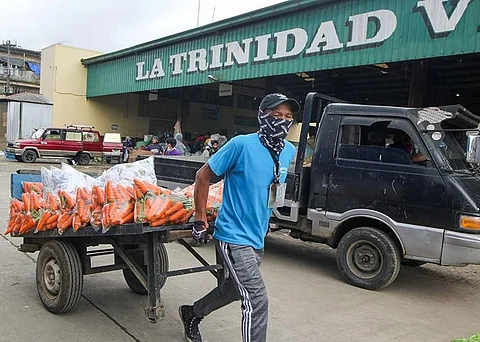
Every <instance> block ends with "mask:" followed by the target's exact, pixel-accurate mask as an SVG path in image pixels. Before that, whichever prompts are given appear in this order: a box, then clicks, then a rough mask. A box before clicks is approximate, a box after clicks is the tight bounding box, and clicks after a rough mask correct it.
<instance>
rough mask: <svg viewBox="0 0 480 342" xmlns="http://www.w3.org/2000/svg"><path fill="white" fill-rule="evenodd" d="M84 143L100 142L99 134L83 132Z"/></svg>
mask: <svg viewBox="0 0 480 342" xmlns="http://www.w3.org/2000/svg"><path fill="white" fill-rule="evenodd" d="M82 134H83V141H85V142H99V141H100V138H99V137H98V133H97V132H82Z"/></svg>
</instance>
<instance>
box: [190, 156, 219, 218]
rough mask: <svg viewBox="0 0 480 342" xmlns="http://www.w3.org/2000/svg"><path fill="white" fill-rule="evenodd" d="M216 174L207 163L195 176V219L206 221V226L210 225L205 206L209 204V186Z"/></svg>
mask: <svg viewBox="0 0 480 342" xmlns="http://www.w3.org/2000/svg"><path fill="white" fill-rule="evenodd" d="M214 176H215V174H214V173H213V171H212V169H211V168H210V166H209V165H208V163H205V164H204V165H203V166H202V167H201V168H200V169H199V170H198V171H197V174H196V176H195V189H194V193H193V197H194V200H195V221H202V222H205V226H207V227H208V222H207V213H206V211H205V209H206V208H205V207H206V206H207V199H208V188H209V186H210V180H211V179H212V178H213V177H214Z"/></svg>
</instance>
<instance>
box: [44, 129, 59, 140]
mask: <svg viewBox="0 0 480 342" xmlns="http://www.w3.org/2000/svg"><path fill="white" fill-rule="evenodd" d="M44 137H45V140H57V141H58V140H62V136H61V134H60V130H59V129H49V130H47V131H45V133H44Z"/></svg>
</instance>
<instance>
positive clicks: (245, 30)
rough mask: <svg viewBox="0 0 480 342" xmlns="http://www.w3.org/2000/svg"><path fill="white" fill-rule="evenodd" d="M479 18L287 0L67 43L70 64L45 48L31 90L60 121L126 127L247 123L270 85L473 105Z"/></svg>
mask: <svg viewBox="0 0 480 342" xmlns="http://www.w3.org/2000/svg"><path fill="white" fill-rule="evenodd" d="M479 17H480V2H479V1H474V0H456V1H447V0H423V1H419V0H356V1H354V0H338V1H329V0H302V1H300V0H299V1H286V2H283V3H280V4H277V5H274V6H270V7H267V8H264V9H260V10H257V11H253V12H250V13H246V14H243V15H240V16H237V17H234V18H230V19H226V20H223V21H219V22H216V23H212V24H210V25H206V26H203V27H199V28H196V29H193V30H189V31H186V32H182V33H178V34H175V35H172V36H169V37H165V38H161V39H158V40H155V41H151V42H148V43H144V44H140V45H137V46H133V47H130V48H126V49H123V50H119V51H116V52H112V53H107V54H98V53H94V52H82V50H78V51H77V52H76V53H74V54H72V56H70V57H74V60H72V61H69V62H67V61H66V60H65V59H64V58H58V56H56V52H58V53H59V54H61V53H62V51H65V50H72V49H71V48H67V47H63V46H58V45H56V46H53V47H50V48H47V49H46V50H44V51H43V52H42V76H43V77H45V74H48V75H47V76H46V78H47V79H53V78H55V77H56V78H57V83H56V88H55V87H54V89H56V90H55V91H53V92H50V93H49V94H47V93H46V92H44V91H43V88H45V87H43V86H42V93H44V94H45V95H46V96H47V97H49V98H51V99H52V100H53V103H54V123H55V122H57V123H61V124H63V123H66V122H60V121H58V120H60V119H56V118H57V117H58V118H60V116H57V115H56V112H57V109H58V111H61V112H62V113H63V114H65V115H71V116H72V117H71V119H69V120H76V121H78V120H81V121H82V122H76V123H85V124H92V121H94V122H95V124H97V122H98V126H99V128H100V129H101V130H104V131H105V130H111V129H112V128H118V129H119V130H120V131H121V132H122V135H126V134H129V135H133V136H143V134H145V133H147V132H148V133H151V134H156V133H158V132H161V131H164V130H165V129H166V128H173V127H174V126H175V125H176V127H177V128H178V126H180V127H181V129H182V131H184V132H191V133H192V135H195V134H198V133H205V132H211V133H214V132H219V133H222V134H226V135H227V136H228V137H231V136H233V135H234V134H236V133H243V132H251V131H254V130H256V129H257V127H258V125H257V122H256V109H257V108H258V104H259V102H260V100H261V98H262V96H263V95H264V94H266V93H269V92H283V93H285V94H287V95H288V96H292V97H295V98H297V99H298V100H299V101H300V102H302V100H303V99H304V98H305V96H306V94H307V93H308V92H311V91H316V92H320V93H324V94H326V95H330V96H333V97H336V98H341V99H343V100H346V101H349V102H355V103H365V104H385V105H397V106H415V107H418V106H436V105H444V104H454V103H455V104H456V103H460V104H462V105H463V106H465V107H467V108H468V109H469V110H470V111H472V112H474V113H477V114H478V113H480V67H479V66H480V53H479V52H480V22H479V21H478V18H479ZM44 55H45V56H44ZM44 57H45V59H44ZM47 57H48V58H47ZM64 57H65V56H64ZM80 60H81V63H80ZM60 61H63V62H62V63H63V64H64V65H63V66H62V67H60V65H58V64H57V62H58V63H60ZM45 62H46V63H45ZM50 66H51V67H50ZM83 66H84V67H83ZM47 68H50V69H47ZM61 82H66V83H65V84H64V85H65V88H63V86H62V87H60V83H61ZM69 82H70V83H71V84H70V85H69V84H68V83H69ZM73 82H75V84H73ZM43 83H44V84H47V83H49V82H43V79H42V84H43ZM51 83H52V82H50V85H49V87H47V88H51ZM47 88H45V89H47ZM60 88H61V89H60ZM59 89H60V90H59ZM45 91H47V92H48V90H45ZM53 93H55V94H53ZM50 94H52V96H54V97H55V96H58V100H57V98H54V97H50V96H49V95H50ZM70 101H71V103H72V104H71V105H70ZM73 103H75V105H73ZM56 106H57V108H55V107H56ZM67 113H68V114H67ZM63 114H62V115H63ZM58 115H60V114H58ZM62 120H64V121H65V120H66V119H62ZM87 121H88V122H87Z"/></svg>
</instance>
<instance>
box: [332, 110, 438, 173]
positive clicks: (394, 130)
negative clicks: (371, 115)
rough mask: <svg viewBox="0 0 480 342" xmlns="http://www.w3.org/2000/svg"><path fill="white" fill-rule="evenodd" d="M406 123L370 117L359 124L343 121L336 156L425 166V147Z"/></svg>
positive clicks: (426, 162) (426, 159)
mask: <svg viewBox="0 0 480 342" xmlns="http://www.w3.org/2000/svg"><path fill="white" fill-rule="evenodd" d="M348 121H350V122H351V123H350V122H348ZM364 121H365V120H364ZM408 125H409V122H408V121H406V120H397V119H394V120H391V119H390V120H388V121H384V120H378V119H370V120H366V122H365V123H361V124H360V123H359V124H354V123H353V122H352V120H346V121H344V123H343V124H342V126H341V132H340V134H341V135H340V139H339V146H338V149H337V156H338V158H342V159H353V160H364V161H370V162H380V163H390V164H402V165H419V166H429V161H428V158H427V156H428V154H427V152H426V149H425V148H424V147H423V144H422V143H421V141H420V139H419V138H418V136H417V135H415V134H414V133H415V132H414V131H413V128H411V127H410V128H409V127H408Z"/></svg>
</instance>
